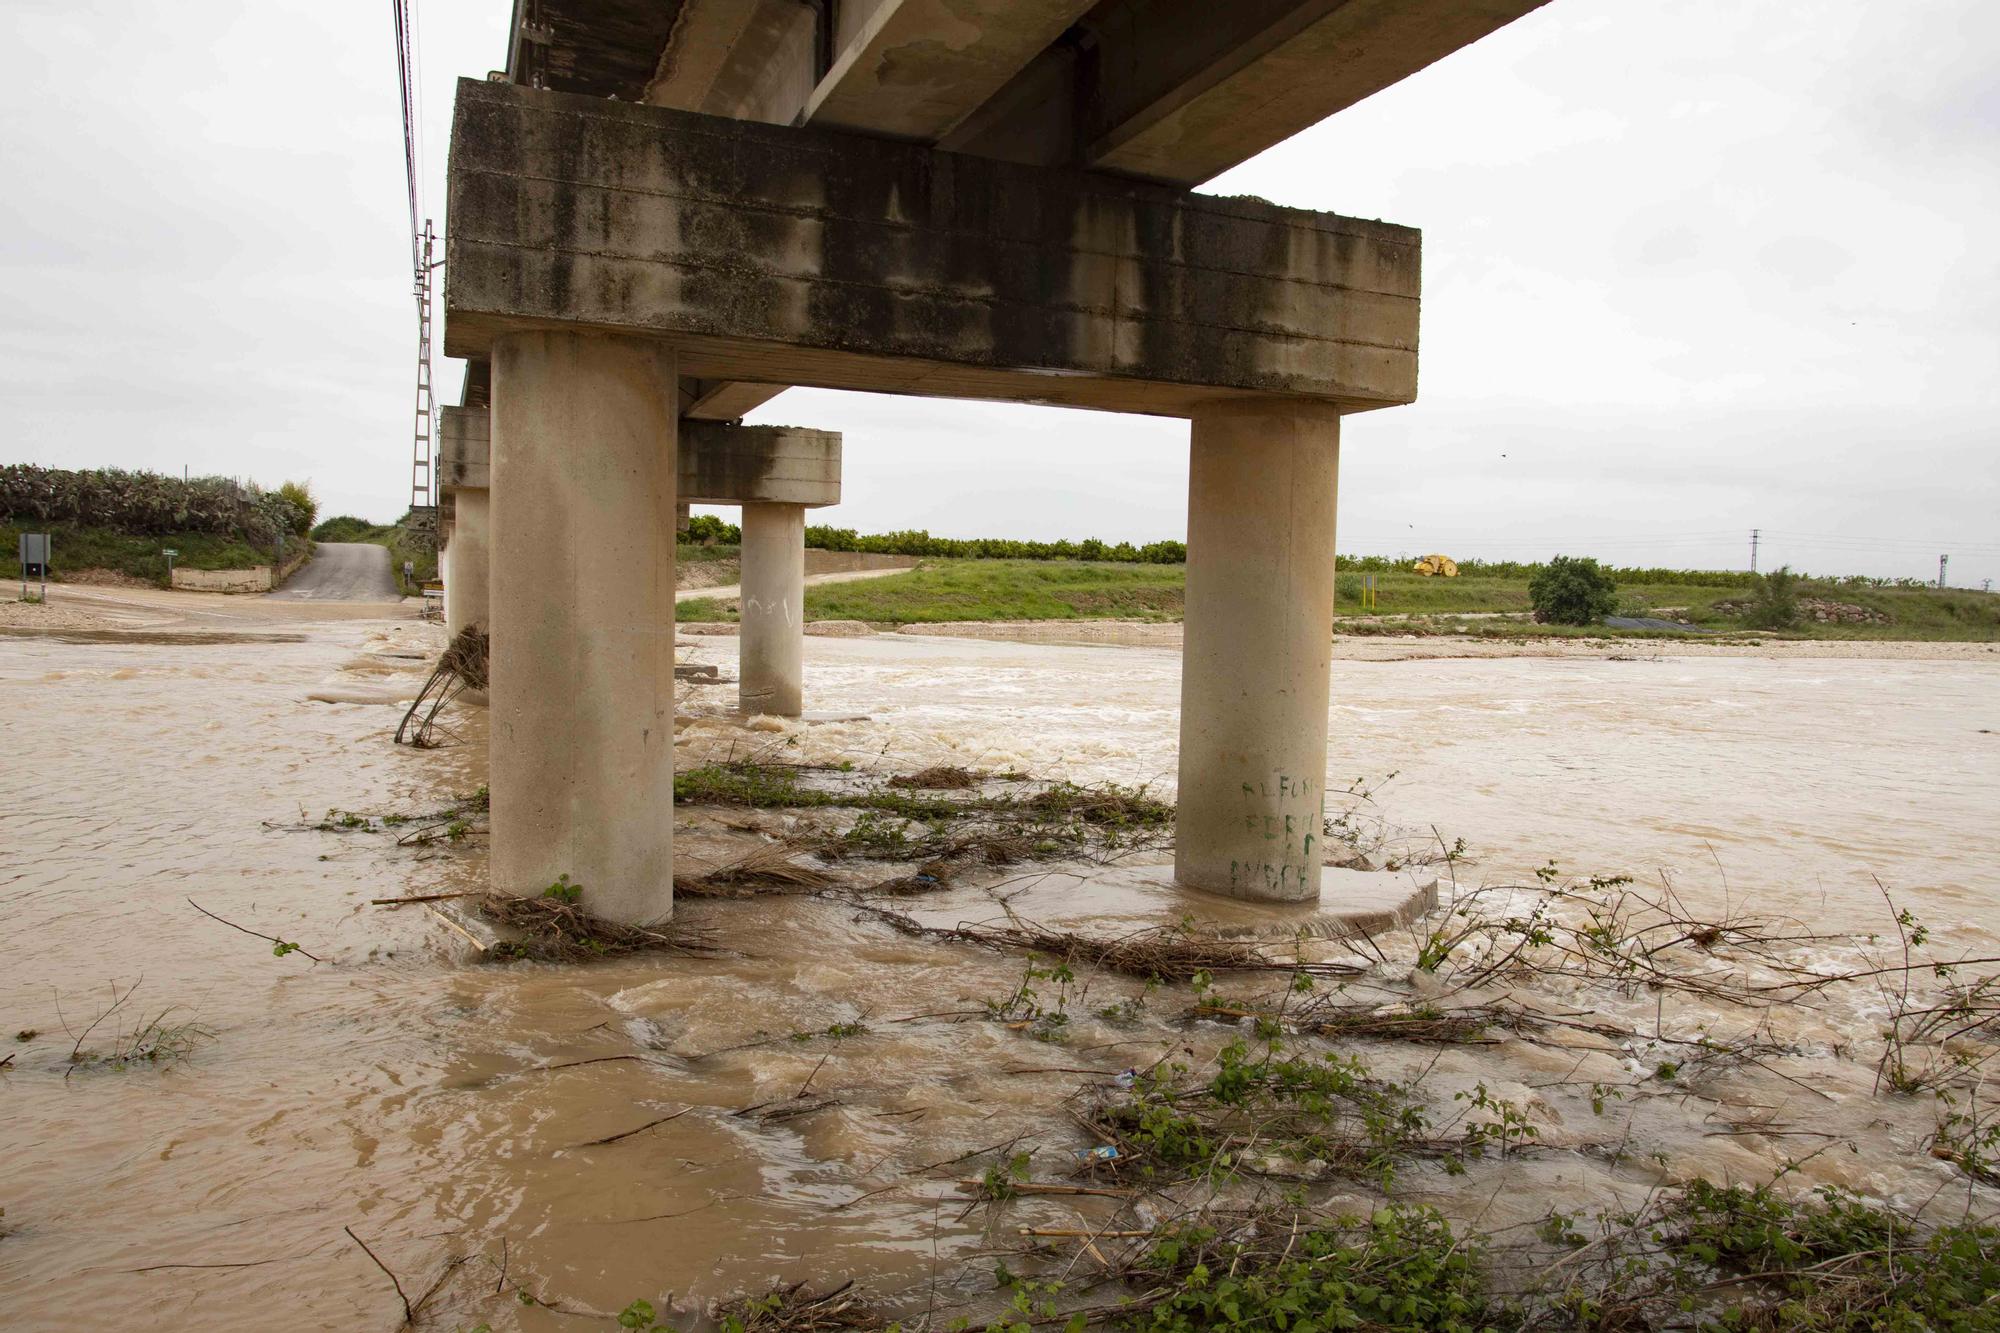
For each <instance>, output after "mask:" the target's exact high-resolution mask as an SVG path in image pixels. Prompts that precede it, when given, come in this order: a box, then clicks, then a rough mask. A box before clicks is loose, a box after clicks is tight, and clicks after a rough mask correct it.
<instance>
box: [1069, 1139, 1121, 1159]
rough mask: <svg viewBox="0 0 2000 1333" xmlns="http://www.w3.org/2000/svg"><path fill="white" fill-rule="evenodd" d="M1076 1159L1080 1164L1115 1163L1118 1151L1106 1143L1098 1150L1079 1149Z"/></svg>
mask: <svg viewBox="0 0 2000 1333" xmlns="http://www.w3.org/2000/svg"><path fill="white" fill-rule="evenodd" d="M1076 1159H1077V1160H1078V1161H1079V1162H1115V1161H1117V1160H1118V1150H1117V1149H1116V1148H1114V1147H1112V1146H1111V1145H1110V1144H1108V1143H1106V1144H1103V1145H1101V1146H1099V1147H1096V1148H1079V1149H1078V1150H1077V1154H1076Z"/></svg>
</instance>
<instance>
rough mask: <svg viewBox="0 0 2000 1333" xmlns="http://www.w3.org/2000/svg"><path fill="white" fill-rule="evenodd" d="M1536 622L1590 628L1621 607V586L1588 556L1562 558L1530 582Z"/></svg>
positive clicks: (1529, 594)
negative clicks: (1587, 626)
mask: <svg viewBox="0 0 2000 1333" xmlns="http://www.w3.org/2000/svg"><path fill="white" fill-rule="evenodd" d="M1528 601H1529V603H1530V604H1531V605H1532V606H1533V607H1534V608H1535V619H1537V620H1540V621H1544V622H1553V623H1555V624H1558V625H1590V624H1595V623H1596V622H1597V621H1600V620H1602V619H1604V617H1606V616H1608V615H1610V614H1611V613H1612V612H1613V611H1614V610H1616V609H1617V607H1618V585H1617V583H1616V582H1614V581H1613V580H1612V577H1611V575H1610V574H1609V573H1607V572H1606V571H1605V570H1604V568H1603V567H1602V566H1600V565H1599V564H1598V563H1597V562H1596V561H1595V560H1592V559H1590V558H1589V557H1588V556H1567V555H1559V556H1557V557H1556V558H1555V559H1553V560H1551V561H1549V563H1548V564H1546V565H1543V566H1542V567H1541V568H1540V569H1539V570H1537V571H1535V574H1534V576H1533V577H1532V578H1530V579H1529V580H1528Z"/></svg>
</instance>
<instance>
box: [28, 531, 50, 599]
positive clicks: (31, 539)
mask: <svg viewBox="0 0 2000 1333" xmlns="http://www.w3.org/2000/svg"><path fill="white" fill-rule="evenodd" d="M31 578H33V579H39V580H41V584H42V601H44V602H47V601H48V600H49V534H48V533H46V532H24V533H22V534H21V600H22V601H24V602H25V601H27V600H28V580H29V579H31Z"/></svg>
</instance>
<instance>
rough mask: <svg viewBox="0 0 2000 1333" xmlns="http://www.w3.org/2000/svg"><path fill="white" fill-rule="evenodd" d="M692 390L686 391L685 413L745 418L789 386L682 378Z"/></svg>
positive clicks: (720, 418) (700, 418)
mask: <svg viewBox="0 0 2000 1333" xmlns="http://www.w3.org/2000/svg"><path fill="white" fill-rule="evenodd" d="M682 384H683V386H684V387H686V388H689V389H691V390H692V392H688V393H684V394H683V401H682V403H681V415H682V416H684V417H691V418H693V419H694V420H696V421H741V420H742V419H743V418H744V417H746V416H749V415H750V414H751V413H752V412H754V411H756V410H757V409H758V408H760V407H762V406H763V405H764V404H766V403H768V402H770V401H771V400H772V399H773V398H776V397H777V396H778V395H779V394H781V393H783V392H784V391H785V390H786V389H787V388H789V387H790V386H789V385H785V384H751V383H747V382H745V381H742V380H696V381H694V382H693V384H692V385H689V384H688V382H687V381H685V380H684V381H682Z"/></svg>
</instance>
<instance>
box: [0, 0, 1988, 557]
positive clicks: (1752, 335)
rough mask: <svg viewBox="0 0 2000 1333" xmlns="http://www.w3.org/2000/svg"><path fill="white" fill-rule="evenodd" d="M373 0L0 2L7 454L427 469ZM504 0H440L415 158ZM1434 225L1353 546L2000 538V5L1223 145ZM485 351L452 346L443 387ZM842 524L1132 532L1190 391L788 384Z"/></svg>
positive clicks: (793, 411) (281, 471) (1514, 81)
mask: <svg viewBox="0 0 2000 1333" xmlns="http://www.w3.org/2000/svg"><path fill="white" fill-rule="evenodd" d="M386 9H387V6H380V5H360V4H351V3H344V4H337V5H329V4H326V3H324V0H312V2H311V3H306V2H305V0H262V2H261V3H258V4H254V5H252V4H224V3H219V2H216V0H210V2H209V3H204V4H201V5H195V6H178V7H174V6H142V5H136V4H132V3H129V0H127V3H121V4H113V3H104V2H101V0H7V5H6V12H7V16H8V22H7V27H8V28H9V29H10V32H11V35H12V37H13V42H12V45H13V49H14V50H15V52H16V55H15V59H14V64H13V66H12V72H11V73H10V75H9V77H8V78H7V79H6V80H5V81H4V85H0V115H4V121H5V126H6V133H5V136H4V138H0V179H4V180H5V182H6V188H5V189H4V190H0V273H4V292H5V297H4V307H0V308H4V314H3V315H0V353H3V354H4V355H0V461H16V460H26V461H33V462H41V463H50V464H58V465H66V466H96V465H116V466H122V467H144V468H154V469H159V470H163V471H178V470H179V469H180V468H181V467H182V466H183V465H186V466H188V467H191V468H192V469H193V470H195V471H197V472H221V473H229V474H237V475H242V476H246V477H248V478H252V479H255V480H258V481H261V482H264V483H266V484H273V485H275V484H276V483H277V482H279V481H282V480H284V479H286V478H296V477H309V478H311V480H312V482H313V484H314V487H315V488H316V489H317V490H318V491H319V493H320V494H321V496H322V497H323V498H324V501H325V506H326V508H325V512H329V513H331V512H342V511H345V512H356V513H360V514H364V515H367V516H369V517H372V518H381V519H386V518H390V517H393V516H394V515H395V514H397V513H400V512H401V510H402V507H403V506H404V504H406V503H407V498H408V457H409V428H410V418H411V409H412V401H411V400H412V392H413V389H412V361H413V355H414V342H415V327H414V314H413V306H412V302H411V300H410V296H409V291H408V263H409V248H408V240H407V231H406V213H405V203H404V198H403V166H402V144H401V131H400V123H399V118H398V113H397V94H396V82H395V64H394V57H393V47H392V43H391V36H390V23H389V15H388V14H387V13H386V12H379V11H386ZM507 12H508V4H507V0H423V3H422V5H421V39H422V51H421V60H422V66H423V73H424V88H423V92H424V99H425V112H426V115H425V142H426V149H427V166H428V170H427V172H426V190H427V194H428V200H429V204H430V207H431V208H432V209H433V210H434V211H437V212H438V213H439V224H440V228H442V225H443V218H442V214H441V210H442V206H443V196H444V160H445V151H446V145H447V143H448V138H449V130H450V125H449V113H450V97H451V83H452V80H453V78H454V77H455V76H457V75H459V74H469V75H473V76H475V77H477V76H480V75H483V74H484V73H485V72H486V71H487V70H488V69H489V68H491V67H493V66H495V65H497V64H499V63H501V62H502V59H503V50H504V41H505V30H506V22H507ZM1209 188H1210V189H1212V190H1214V191H1216V192H1218V193H1225V194H1256V195H1262V196H1264V197H1266V198H1269V199H1272V200H1275V201H1277V202H1280V203H1285V204H1293V205H1298V206H1302V207H1307V208H1316V209H1328V210H1332V211H1336V212H1341V213H1347V214H1352V215H1356V216H1361V217H1379V218H1385V219H1387V220H1390V221H1393V222H1399V223H1404V224H1408V225H1412V226H1418V227H1421V228H1423V231H1424V251H1425V254H1424V312H1423V345H1422V396H1421V398H1420V400H1419V402H1418V403H1417V404H1416V405H1414V406H1412V407H1405V408H1395V409H1391V410H1388V411H1383V412H1374V413H1368V414H1365V415H1362V416H1359V417H1353V418H1349V419H1348V421H1347V422H1346V423H1345V431H1344V440H1345V445H1344V449H1343V459H1342V474H1341V506H1340V526H1341V534H1340V542H1339V545H1340V549H1341V550H1342V551H1355V552H1384V553H1389V554H1396V553H1399V552H1408V553H1413V554H1414V553H1422V552H1426V551H1430V550H1442V551H1446V552H1449V553H1452V554H1454V555H1481V556H1517V557H1531V556H1543V555H1547V554H1551V553H1553V552H1555V551H1557V550H1566V551H1572V552H1588V553H1593V554H1597V555H1600V556H1604V557H1606V558H1608V559H1612V560H1615V561H1616V562H1618V563H1659V564H1668V565H1707V566H1731V565H1740V564H1742V563H1743V562H1744V561H1745V559H1746V558H1747V547H1748V539H1749V531H1750V529H1751V528H1752V527H1760V528H1762V529H1764V530H1765V537H1766V540H1765V546H1764V553H1763V561H1764V563H1765V564H1766V565H1767V566H1768V565H1773V564H1776V563H1779V562H1781V561H1789V562H1791V563H1792V564H1794V565H1796V566H1802V567H1805V568H1808V569H1811V570H1813V571H1818V572H1833V573H1844V572H1866V573H1877V574H1907V575H1918V576H1925V575H1929V576H1934V575H1935V573H1936V570H1937V556H1938V554H1939V553H1940V552H1950V553H1951V554H1952V564H1951V570H1950V573H1951V578H1952V582H1954V583H1958V584H1962V585H1969V586H1978V582H1979V580H1981V579H1987V578H1996V579H2000V522H1996V514H2000V448H1996V446H2000V425H1996V421H1997V420H2000V245H1996V243H1995V241H1994V237H1995V236H1996V235H2000V6H1995V5H1993V4H1991V3H1982V2H1981V0H1915V2H1914V3H1904V4H1883V3H1879V0H1873V2H1871V0H1812V2H1810V3H1780V2H1778V0H1757V2H1756V3H1754V4H1745V3H1742V0H1678V2H1677V3H1670V4H1665V5H1654V6H1632V5H1625V4H1619V3H1614V2H1613V0H1554V3H1552V4H1550V5H1549V6H1547V7H1546V8H1544V9H1543V10H1541V11H1539V12H1538V13H1535V14H1532V15H1530V16H1529V17H1527V18H1525V19H1523V20H1521V21H1520V22H1518V23H1516V24H1514V25H1512V26H1510V27H1509V28H1506V29H1504V30H1502V31H1501V32H1500V33H1498V34H1496V35H1495V36H1493V37H1492V38H1489V39H1488V40H1486V41H1485V42H1482V43H1479V44H1478V45H1476V46H1474V47H1471V48H1469V49H1467V50H1465V51H1461V52H1459V53H1458V54H1456V55H1454V56H1452V57H1450V58H1448V59H1447V60H1445V61H1444V62H1442V63H1441V64H1439V65H1437V66H1434V67H1433V68H1431V69H1430V70H1427V71H1425V72H1423V73H1421V74H1419V75H1417V76H1416V77H1414V78H1412V79H1409V80H1407V81H1405V82H1404V83H1402V84H1400V85H1398V86H1397V87H1395V88H1392V89H1390V90H1389V91H1387V92H1385V93H1382V94H1380V95H1379V96H1377V97H1375V98H1372V99H1370V100H1369V101H1367V102H1365V103H1363V104H1361V105H1360V106H1358V107H1355V108H1352V109H1351V110H1349V111H1347V112H1344V113H1342V114H1341V115H1339V116H1337V117H1335V118H1334V119H1333V120H1331V121H1329V122H1327V123H1326V124H1324V125H1321V126H1319V127H1318V128H1316V129H1314V130H1311V131H1308V132H1307V133H1305V134H1303V135H1300V136H1299V137H1298V138H1296V139H1294V140H1292V141H1291V142H1289V143H1287V144H1284V145H1281V146H1280V147H1278V148H1275V149H1273V150H1272V151H1270V152H1268V153H1266V154H1264V155H1263V156H1262V157H1260V158H1258V159H1256V160H1255V161H1252V162H1249V163H1246V164H1245V165H1243V166H1242V167H1240V168H1238V169H1237V170H1235V171H1233V172H1231V173H1230V174H1229V175H1227V176H1225V177H1223V178H1222V179H1220V180H1218V181H1216V182H1214V184H1213V185H1212V186H1210V187H1209ZM460 375H461V371H460V367H459V365H458V363H456V362H448V361H442V360H440V362H439V365H438V380H439V387H440V391H441V396H442V398H443V399H444V401H456V397H457V390H458V384H459V380H460ZM754 419H759V420H770V421H790V422H796V423H798V424H801V425H811V426H819V427H826V428H832V429H838V430H842V431H845V432H846V484H845V494H846V497H847V498H846V502H845V503H843V504H842V505H841V506H840V507H839V508H837V509H834V510H830V511H824V514H823V517H824V519H825V520H826V521H830V522H836V523H840V524H844V525H847V526H852V527H858V528H861V529H864V530H882V529H887V528H892V527H928V528H930V529H931V530H932V531H934V532H939V533H945V534H949V535H954V536H976V535H1008V536H1024V537H1058V536H1071V537H1082V536H1091V535H1094V536H1099V537H1103V538H1106V539H1108V540H1117V539H1121V538H1129V539H1132V540H1147V539H1152V538H1156V537H1162V536H1179V535H1181V534H1182V533H1183V531H1184V528H1185V506H1186V493H1185V487H1186V480H1187V445H1186V426H1185V425H1184V424H1183V423H1180V422H1173V421H1159V420H1152V419H1147V418H1136V417H1115V416H1107V415H1102V414H1097V413H1082V412H1069V411H1062V410H1057V409H1048V408H1029V407H1017V406H1011V405H1000V404H973V403H952V402H941V401H934V400H932V401H926V400H919V399H892V398H883V397H870V396H863V395H851V394H836V393H827V392H820V391H808V390H792V391H790V392H788V393H786V394H784V395H783V396H781V397H780V398H778V399H777V400H776V401H775V402H773V403H772V404H770V405H769V406H768V407H767V408H766V409H764V410H763V411H762V412H760V413H759V414H758V416H757V417H756V418H754Z"/></svg>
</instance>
